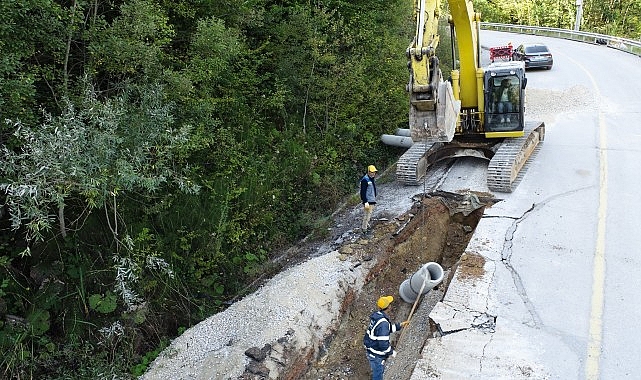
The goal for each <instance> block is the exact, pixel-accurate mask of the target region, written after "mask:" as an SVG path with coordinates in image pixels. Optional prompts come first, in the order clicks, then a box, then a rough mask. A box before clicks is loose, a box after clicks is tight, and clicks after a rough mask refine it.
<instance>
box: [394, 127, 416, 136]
mask: <svg viewBox="0 0 641 380" xmlns="http://www.w3.org/2000/svg"><path fill="white" fill-rule="evenodd" d="M396 136H405V137H411V136H412V131H411V130H410V129H409V128H396Z"/></svg>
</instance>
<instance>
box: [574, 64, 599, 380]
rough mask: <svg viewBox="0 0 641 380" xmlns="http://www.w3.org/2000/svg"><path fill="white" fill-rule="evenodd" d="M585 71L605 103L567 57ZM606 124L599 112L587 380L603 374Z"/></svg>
mask: <svg viewBox="0 0 641 380" xmlns="http://www.w3.org/2000/svg"><path fill="white" fill-rule="evenodd" d="M566 58H567V59H568V60H570V61H572V62H573V63H574V64H575V65H577V66H578V67H580V68H581V70H583V72H585V74H586V75H587V76H588V78H589V79H590V81H591V82H592V87H593V88H594V91H595V95H596V96H595V97H596V100H597V101H599V100H600V99H601V94H600V93H599V87H598V85H597V82H596V80H595V79H594V77H593V76H592V75H591V74H590V72H589V71H588V70H586V68H585V67H584V66H583V65H582V64H581V63H580V62H578V61H576V60H574V59H572V58H570V57H566ZM606 127H607V126H606V123H605V118H604V114H603V111H601V110H599V125H598V128H599V209H598V212H597V218H598V222H597V238H596V247H595V252H594V263H593V267H592V299H591V307H590V326H589V332H588V347H587V358H586V361H585V378H586V379H587V380H598V379H599V375H600V373H601V368H600V364H601V348H602V347H601V346H602V345H601V343H602V342H603V300H604V298H605V296H604V293H605V229H606V225H605V221H606V216H607V211H608V151H607V142H608V139H607V134H606Z"/></svg>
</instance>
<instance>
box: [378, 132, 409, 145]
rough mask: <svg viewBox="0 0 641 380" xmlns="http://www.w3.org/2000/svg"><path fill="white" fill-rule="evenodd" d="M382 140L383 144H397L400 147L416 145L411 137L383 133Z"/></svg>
mask: <svg viewBox="0 0 641 380" xmlns="http://www.w3.org/2000/svg"><path fill="white" fill-rule="evenodd" d="M381 141H382V142H383V144H386V145H391V146H397V147H400V148H410V147H412V145H414V141H412V138H411V137H406V136H396V135H382V136H381Z"/></svg>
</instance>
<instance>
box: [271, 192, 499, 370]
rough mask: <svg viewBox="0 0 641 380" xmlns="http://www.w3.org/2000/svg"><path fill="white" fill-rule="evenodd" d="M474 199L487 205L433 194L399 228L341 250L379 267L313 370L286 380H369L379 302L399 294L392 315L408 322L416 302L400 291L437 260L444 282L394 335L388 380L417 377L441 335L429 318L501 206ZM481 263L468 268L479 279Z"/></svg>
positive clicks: (348, 303) (351, 297)
mask: <svg viewBox="0 0 641 380" xmlns="http://www.w3.org/2000/svg"><path fill="white" fill-rule="evenodd" d="M472 198H473V200H474V201H478V200H479V199H480V201H481V204H480V205H475V206H476V208H470V207H469V206H470V195H469V194H468V195H467V196H463V195H460V194H450V193H431V194H429V195H426V196H424V197H423V198H422V199H421V200H420V201H418V202H416V203H415V204H414V206H413V207H412V209H411V210H410V211H409V212H408V213H406V214H404V215H403V216H401V217H399V218H397V220H395V221H394V223H392V222H389V221H382V222H379V223H377V224H375V225H374V234H373V236H372V237H371V238H369V239H361V240H358V241H355V242H353V243H350V244H346V245H345V246H343V247H341V248H340V251H341V252H342V253H344V254H347V255H352V256H353V255H357V257H358V258H359V260H361V261H369V260H373V259H375V260H376V264H375V265H374V266H372V269H371V270H370V271H369V274H368V276H367V278H366V281H365V285H364V286H363V288H362V289H361V291H360V292H353V293H351V294H348V296H347V297H345V300H344V302H343V307H342V310H343V314H342V320H341V323H340V325H339V327H338V328H337V329H336V331H334V333H333V334H330V335H329V336H328V337H327V338H326V339H325V341H324V344H323V345H322V347H321V349H320V351H319V352H318V355H317V358H316V360H315V361H314V362H313V363H312V365H311V366H309V367H308V368H306V369H305V370H301V368H298V369H297V370H295V371H294V372H296V374H295V375H294V374H293V373H290V374H289V376H287V375H285V376H284V377H283V378H287V379H289V378H291V379H294V378H299V379H304V380H320V379H326V380H329V379H369V378H370V376H371V372H370V368H369V363H368V361H367V359H366V358H365V353H364V349H363V345H362V338H363V334H364V331H365V328H366V326H367V324H368V322H369V315H370V314H371V313H372V312H373V311H375V310H376V306H375V305H376V300H377V299H378V297H380V296H382V295H393V296H394V298H395V301H394V307H393V308H391V311H390V313H389V314H390V317H391V319H392V321H394V322H400V321H403V320H406V319H407V317H408V316H409V315H410V312H411V310H412V307H413V304H409V303H406V302H404V301H403V300H402V299H401V297H400V295H399V286H400V285H401V283H402V282H403V281H404V280H406V279H407V278H409V277H410V276H411V275H412V274H413V273H414V272H416V271H417V270H418V269H419V268H420V267H421V266H422V265H424V264H425V263H428V262H437V263H439V264H440V265H441V266H442V267H443V269H444V272H445V278H444V280H443V282H442V283H441V284H440V285H438V286H436V287H435V288H434V289H432V290H431V291H430V292H429V293H427V294H426V295H425V296H423V297H421V298H419V303H418V305H417V306H416V308H415V310H414V312H413V314H412V317H411V323H410V325H409V326H408V327H407V328H406V329H404V330H402V331H401V332H400V333H396V334H394V335H393V336H392V344H393V346H394V347H395V349H396V351H397V352H398V355H397V356H396V357H395V358H390V359H389V360H388V361H387V364H386V370H385V379H398V380H405V379H409V378H410V377H411V374H412V371H413V369H414V366H415V364H416V362H417V360H418V358H419V357H420V355H421V351H422V348H423V346H424V345H425V343H426V341H427V339H430V338H431V337H434V336H436V335H437V334H438V331H437V328H436V326H434V325H433V324H432V323H430V320H429V313H430V311H431V310H432V308H433V307H434V305H435V304H436V303H438V302H439V301H440V300H441V299H442V298H443V296H444V294H445V291H446V289H447V286H448V285H449V282H450V280H451V277H452V275H453V273H454V271H455V269H456V267H457V266H458V265H460V258H461V255H462V254H463V252H464V251H465V248H466V247H467V244H468V242H469V240H470V239H471V237H472V234H473V231H474V229H475V228H476V225H477V224H478V222H479V220H480V218H481V217H482V215H483V210H484V208H485V207H487V206H488V205H490V204H491V203H492V201H493V200H492V199H491V198H489V197H484V196H483V194H478V195H476V194H474V195H472ZM473 203H476V202H473ZM479 259H480V260H479V261H478V262H468V263H465V268H466V270H467V271H470V272H471V273H472V274H473V272H474V271H481V272H482V270H483V265H484V262H483V261H482V258H480V257H479ZM468 261H469V260H468ZM472 261H474V260H472ZM301 373H304V375H300V374H301Z"/></svg>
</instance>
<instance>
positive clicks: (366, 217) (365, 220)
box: [361, 203, 374, 231]
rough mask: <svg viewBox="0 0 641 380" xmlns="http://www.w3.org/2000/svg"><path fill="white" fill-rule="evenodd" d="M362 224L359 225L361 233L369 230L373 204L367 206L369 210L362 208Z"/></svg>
mask: <svg viewBox="0 0 641 380" xmlns="http://www.w3.org/2000/svg"><path fill="white" fill-rule="evenodd" d="M363 212H364V214H363V224H362V225H361V229H362V230H363V231H365V230H367V229H368V228H369V220H370V219H371V218H372V213H373V212H374V204H371V203H370V204H369V209H367V208H365V207H363Z"/></svg>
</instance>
